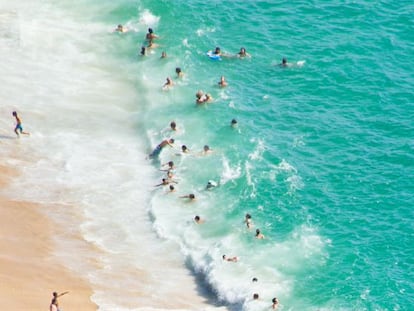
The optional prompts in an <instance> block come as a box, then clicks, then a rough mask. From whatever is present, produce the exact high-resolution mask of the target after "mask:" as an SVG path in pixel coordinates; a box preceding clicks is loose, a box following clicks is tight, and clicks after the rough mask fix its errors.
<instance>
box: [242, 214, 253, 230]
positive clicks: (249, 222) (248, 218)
mask: <svg viewBox="0 0 414 311" xmlns="http://www.w3.org/2000/svg"><path fill="white" fill-rule="evenodd" d="M244 222H245V223H246V226H247V228H249V229H250V228H251V227H252V216H251V215H250V214H246V216H245V218H244Z"/></svg>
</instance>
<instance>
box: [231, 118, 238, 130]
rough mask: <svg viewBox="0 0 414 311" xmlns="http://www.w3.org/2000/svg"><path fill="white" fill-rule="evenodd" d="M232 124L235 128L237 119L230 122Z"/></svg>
mask: <svg viewBox="0 0 414 311" xmlns="http://www.w3.org/2000/svg"><path fill="white" fill-rule="evenodd" d="M230 126H231V127H233V128H235V127H237V120H236V119H232V120H231V122H230Z"/></svg>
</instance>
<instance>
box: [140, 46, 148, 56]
mask: <svg viewBox="0 0 414 311" xmlns="http://www.w3.org/2000/svg"><path fill="white" fill-rule="evenodd" d="M139 54H141V56H145V55H146V48H145V46H142V47H141V52H139Z"/></svg>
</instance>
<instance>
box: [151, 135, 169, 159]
mask: <svg viewBox="0 0 414 311" xmlns="http://www.w3.org/2000/svg"><path fill="white" fill-rule="evenodd" d="M172 144H174V139H173V138H170V139H168V140H167V139H165V140H163V141H162V142H160V143H159V144H158V145H157V147H155V149H154V150H153V151H152V152H151V153H150V155H149V157H150V158H156V157H158V156H159V155H160V153H161V151H162V149H163V148H164V147H165V146H170V147H173V145H172Z"/></svg>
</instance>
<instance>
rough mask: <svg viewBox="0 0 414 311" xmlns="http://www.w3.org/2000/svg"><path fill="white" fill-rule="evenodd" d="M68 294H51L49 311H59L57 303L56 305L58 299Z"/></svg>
mask: <svg viewBox="0 0 414 311" xmlns="http://www.w3.org/2000/svg"><path fill="white" fill-rule="evenodd" d="M67 293H69V292H63V293H60V294H58V293H57V292H53V294H52V295H53V298H52V301H51V302H50V307H49V311H60V310H59V303H58V297H60V296H63V295H66V294H67Z"/></svg>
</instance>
